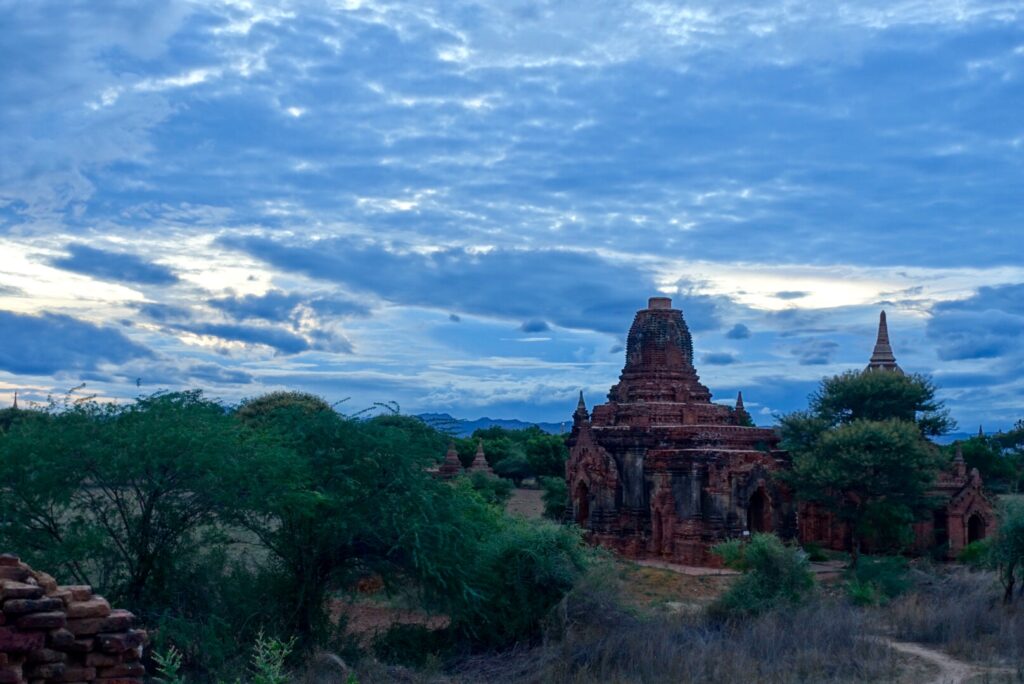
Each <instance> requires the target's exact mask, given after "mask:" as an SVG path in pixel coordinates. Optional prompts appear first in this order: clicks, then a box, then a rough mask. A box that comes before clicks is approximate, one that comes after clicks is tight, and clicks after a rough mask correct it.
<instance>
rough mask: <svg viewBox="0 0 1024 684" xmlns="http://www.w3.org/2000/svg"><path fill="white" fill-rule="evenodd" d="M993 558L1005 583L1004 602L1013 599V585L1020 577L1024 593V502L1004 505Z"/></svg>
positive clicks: (992, 547) (993, 543) (992, 550)
mask: <svg viewBox="0 0 1024 684" xmlns="http://www.w3.org/2000/svg"><path fill="white" fill-rule="evenodd" d="M991 552H992V559H993V561H994V563H995V566H996V568H997V569H998V571H999V579H1000V581H1001V582H1002V583H1003V589H1004V593H1003V602H1004V603H1010V602H1012V601H1013V587H1014V585H1015V584H1016V582H1017V580H1018V578H1019V579H1020V580H1021V582H1022V584H1021V592H1022V595H1024V504H1021V503H1015V504H1009V505H1007V506H1005V507H1004V509H1003V511H1002V516H1001V521H1000V524H999V531H998V532H997V533H996V538H995V540H993V542H992V546H991Z"/></svg>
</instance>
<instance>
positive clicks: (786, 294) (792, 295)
mask: <svg viewBox="0 0 1024 684" xmlns="http://www.w3.org/2000/svg"><path fill="white" fill-rule="evenodd" d="M809 294H811V293H810V292H804V291H802V290H782V291H780V292H776V293H775V297H776V298H777V299H803V298H804V297H806V296H807V295H809Z"/></svg>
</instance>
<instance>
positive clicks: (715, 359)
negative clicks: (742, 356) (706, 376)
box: [704, 352, 737, 366]
mask: <svg viewBox="0 0 1024 684" xmlns="http://www.w3.org/2000/svg"><path fill="white" fill-rule="evenodd" d="M736 361H737V358H736V355H735V354H730V353H729V352H711V353H709V354H705V355H704V363H706V364H709V365H712V366H728V365H730V364H733V363H736Z"/></svg>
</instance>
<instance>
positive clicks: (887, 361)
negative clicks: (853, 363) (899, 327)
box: [866, 311, 903, 374]
mask: <svg viewBox="0 0 1024 684" xmlns="http://www.w3.org/2000/svg"><path fill="white" fill-rule="evenodd" d="M866 370H869V371H871V370H883V371H892V372H894V373H901V374H902V373H903V369H902V368H900V367H899V366H898V365H897V364H896V357H895V356H894V355H893V353H892V345H890V344H889V326H888V324H886V322H885V312H884V311H883V312H882V313H881V314H879V316H878V338H877V339H876V340H875V349H874V351H872V352H871V360H870V361H868V367H867V369H866Z"/></svg>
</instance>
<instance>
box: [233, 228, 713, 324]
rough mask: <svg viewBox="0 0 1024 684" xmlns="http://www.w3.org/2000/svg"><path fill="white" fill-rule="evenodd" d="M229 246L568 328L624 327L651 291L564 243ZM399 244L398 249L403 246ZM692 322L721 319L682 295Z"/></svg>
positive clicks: (414, 296) (701, 300) (450, 304)
mask: <svg viewBox="0 0 1024 684" xmlns="http://www.w3.org/2000/svg"><path fill="white" fill-rule="evenodd" d="M222 242H223V243H224V244H225V245H226V246H230V247H234V248H236V249H240V250H242V251H244V252H246V253H248V254H250V255H252V256H255V257H257V258H260V259H262V260H264V261H266V262H267V263H270V264H272V265H273V266H276V267H277V268H281V269H284V270H287V271H295V272H299V273H303V274H305V275H308V276H310V277H313V278H319V279H322V280H327V281H333V282H336V283H340V284H343V285H345V286H346V287H348V288H350V289H354V290H358V291H363V292H367V293H371V294H373V295H375V296H376V297H379V298H381V299H384V300H387V301H391V302H396V303H400V304H406V305H418V306H428V307H434V308H438V309H445V310H452V309H455V310H457V311H459V312H462V313H470V314H476V315H480V316H493V317H498V318H512V319H520V320H522V319H524V318H526V319H529V320H533V318H532V317H534V316H543V317H544V318H545V319H547V320H550V321H551V322H553V323H555V324H556V325H559V326H562V327H566V328H578V329H585V330H596V331H600V332H621V329H622V321H624V320H629V319H630V318H632V314H633V312H634V311H636V309H637V308H640V306H642V305H643V304H644V303H645V302H646V301H647V297H648V296H650V295H651V294H652V293H654V292H655V288H654V284H653V283H652V281H651V277H650V275H648V274H645V273H643V272H642V271H640V270H639V269H637V268H634V267H632V266H629V265H625V264H616V263H613V262H611V261H608V260H606V259H603V258H601V257H600V256H597V255H596V254H593V253H588V252H576V251H571V250H564V249H544V250H512V249H495V250H490V251H486V252H480V253H477V252H471V251H468V250H463V249H457V248H449V249H444V250H439V251H435V252H431V253H429V254H421V253H417V252H413V251H411V250H409V249H408V248H406V249H404V250H401V248H400V247H397V246H396V247H394V248H392V249H388V248H385V247H384V246H383V245H381V244H377V243H360V242H356V241H353V240H347V239H344V238H336V239H330V240H320V241H317V242H314V243H308V244H301V243H300V244H287V243H284V242H283V241H278V240H272V239H268V238H262V237H243V238H225V239H224V240H223V241H222ZM400 250H401V251H400ZM682 300H683V301H682V302H677V305H678V304H680V303H681V304H682V305H683V306H684V307H685V306H686V304H687V303H690V304H691V305H692V306H690V307H687V308H688V310H687V312H686V313H687V321H688V322H689V323H690V325H691V327H694V328H695V329H702V328H706V327H708V325H715V324H717V321H715V320H714V304H713V301H712V300H711V299H710V298H708V297H702V296H699V295H690V296H687V295H683V296H682Z"/></svg>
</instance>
